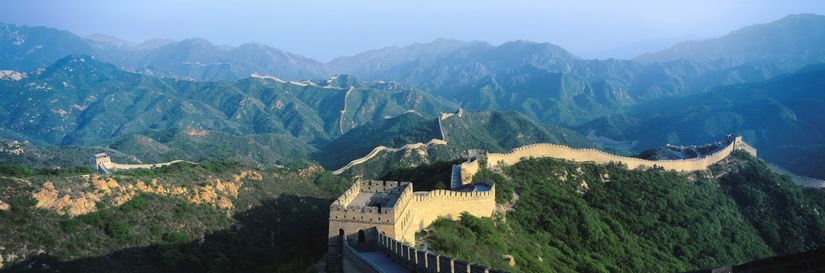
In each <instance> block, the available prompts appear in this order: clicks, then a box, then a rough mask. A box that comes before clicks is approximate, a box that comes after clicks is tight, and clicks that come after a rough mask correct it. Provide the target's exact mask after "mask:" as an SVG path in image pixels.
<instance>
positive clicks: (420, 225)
mask: <svg viewBox="0 0 825 273" xmlns="http://www.w3.org/2000/svg"><path fill="white" fill-rule="evenodd" d="M495 207H496V201H495V185H494V184H485V183H476V184H471V183H467V184H463V185H461V187H457V188H453V189H452V190H433V191H425V192H413V189H412V183H410V182H398V181H373V180H359V181H357V182H356V183H354V184H353V185H352V187H350V189H349V190H347V191H346V192H344V193H343V194H342V195H341V196H340V197H339V198H338V199H337V200H335V202H333V203H332V204H331V205H330V208H329V210H330V213H329V234H328V247H329V253H328V256H327V270H328V271H332V272H341V271H343V272H373V271H369V270H367V271H365V270H366V269H364V268H361V269H358V268H360V267H359V266H358V265H361V266H364V265H367V264H370V263H379V262H380V261H381V260H384V261H386V260H385V258H386V256H385V255H378V256H376V255H373V254H374V253H375V252H376V249H375V243H376V242H377V241H378V240H379V239H378V238H379V235H380V236H384V237H389V238H394V240H397V241H399V242H404V246H405V247H406V248H408V249H414V248H413V247H411V246H409V245H414V244H415V233H416V232H418V231H420V230H422V229H424V228H426V227H427V226H429V225H430V224H431V223H432V222H433V221H435V220H436V219H438V217H447V218H452V219H456V218H457V217H458V216H459V215H460V214H461V213H462V212H467V213H470V214H472V215H475V216H479V217H490V216H492V215H493V212H494V211H495ZM348 241H353V242H358V243H360V244H362V246H361V249H369V251H354V250H352V249H350V246H349V243H348ZM368 242H371V244H372V248H365V247H366V246H367V245H368V244H369V243H368ZM385 242H386V241H385ZM362 252H363V253H362ZM433 255H434V254H433ZM382 257H383V258H382ZM396 266H397V265H396ZM432 272H439V271H432ZM440 272H447V271H440ZM450 272H451V271H450ZM456 272H459V271H456Z"/></svg>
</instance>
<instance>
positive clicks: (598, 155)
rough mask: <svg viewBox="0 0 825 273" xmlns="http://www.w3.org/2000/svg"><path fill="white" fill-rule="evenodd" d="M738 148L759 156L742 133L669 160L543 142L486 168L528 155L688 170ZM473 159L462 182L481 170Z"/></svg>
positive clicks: (491, 158) (491, 159) (491, 160)
mask: <svg viewBox="0 0 825 273" xmlns="http://www.w3.org/2000/svg"><path fill="white" fill-rule="evenodd" d="M735 149H738V150H744V151H746V152H748V153H750V154H752V155H754V156H755V155H756V149H754V148H753V147H751V146H750V145H748V144H747V143H745V142H744V141H742V138H741V137H739V136H737V137H734V138H733V140H732V141H731V142H730V144H728V145H727V146H725V147H724V148H722V149H720V150H718V151H716V152H714V153H712V154H710V155H706V156H703V157H700V158H690V159H669V160H646V159H641V158H635V157H627V156H618V155H614V154H609V153H606V152H602V151H600V150H597V149H577V148H572V147H568V146H564V145H558V144H546V143H542V144H531V145H526V146H522V147H519V148H516V149H513V151H511V152H509V153H488V154H487V168H491V167H493V166H497V165H513V164H516V163H518V162H521V161H522V160H526V159H529V158H542V157H552V158H561V159H566V160H571V161H577V162H594V163H597V164H607V163H611V162H615V163H622V164H624V165H627V168H628V169H637V168H641V167H654V166H656V167H662V168H665V169H667V170H675V171H684V172H687V171H698V170H704V169H707V168H708V166H710V165H713V164H715V163H716V162H719V161H720V160H722V159H725V158H726V157H728V156H729V155H730V154H731V152H733V151H734V150H735ZM474 162H477V161H471V162H465V163H462V166H461V170H462V174H461V179H462V181H463V182H464V181H465V179H466V181H469V180H470V179H472V177H473V175H475V173H476V172H478V167H479V166H478V163H474Z"/></svg>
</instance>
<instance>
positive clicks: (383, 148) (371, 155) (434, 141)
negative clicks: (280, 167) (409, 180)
mask: <svg viewBox="0 0 825 273" xmlns="http://www.w3.org/2000/svg"><path fill="white" fill-rule="evenodd" d="M463 115H464V110H463V109H461V108H459V109H458V111H457V112H456V113H441V114H439V115H438V131H439V132H441V139H437V138H433V139H431V140H430V141H428V142H427V143H421V142H418V143H411V144H406V145H404V146H401V147H398V148H390V147H387V146H378V147H375V148H373V149H372V151H370V152H369V153H368V154H367V155H365V156H363V157H360V158H356V159H353V160H352V161H350V162H349V163H347V165H344V166H343V167H341V168H338V169H337V170H334V171H332V173H333V174H335V175H339V174H342V173H344V172H345V171H346V170H349V169H350V168H352V167H354V166H357V165H359V164H362V163H364V162H367V161H369V160H370V159H373V158H374V157H376V156H378V155H379V154H380V153H381V152H398V151H403V150H408V149H420V148H429V147H430V146H432V145H447V134H446V133H445V132H444V126H442V124H441V121H443V120H446V119H447V118H449V117H452V116H459V117H461V116H463Z"/></svg>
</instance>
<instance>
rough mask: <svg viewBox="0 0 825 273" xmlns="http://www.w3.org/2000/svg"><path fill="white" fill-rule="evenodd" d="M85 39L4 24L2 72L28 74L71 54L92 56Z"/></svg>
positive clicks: (1, 31)
mask: <svg viewBox="0 0 825 273" xmlns="http://www.w3.org/2000/svg"><path fill="white" fill-rule="evenodd" d="M93 52H94V51H93V50H92V48H91V47H90V46H89V45H88V44H87V43H86V41H85V40H84V39H83V38H80V37H78V36H77V35H74V34H72V33H71V32H68V31H62V30H57V29H53V28H47V27H28V26H18V25H12V24H0V70H3V69H7V70H18V71H28V70H31V69H34V68H38V67H44V66H47V65H50V64H52V63H54V62H55V61H56V60H58V59H60V58H63V57H66V56H67V55H70V54H92V53H93Z"/></svg>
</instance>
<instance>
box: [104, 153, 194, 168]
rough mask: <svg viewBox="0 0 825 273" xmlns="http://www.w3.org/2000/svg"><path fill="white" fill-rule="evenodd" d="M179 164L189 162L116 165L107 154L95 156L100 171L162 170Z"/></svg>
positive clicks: (175, 161)
mask: <svg viewBox="0 0 825 273" xmlns="http://www.w3.org/2000/svg"><path fill="white" fill-rule="evenodd" d="M179 162H188V161H184V160H174V161H169V162H163V163H152V164H122V163H115V162H112V159H111V157H109V156H108V155H106V154H99V155H95V160H94V163H93V164H94V168H95V169H99V168H100V167H101V166H102V167H104V168H106V169H108V170H110V171H114V170H131V169H151V168H160V167H164V166H169V165H172V164H175V163H179Z"/></svg>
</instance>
